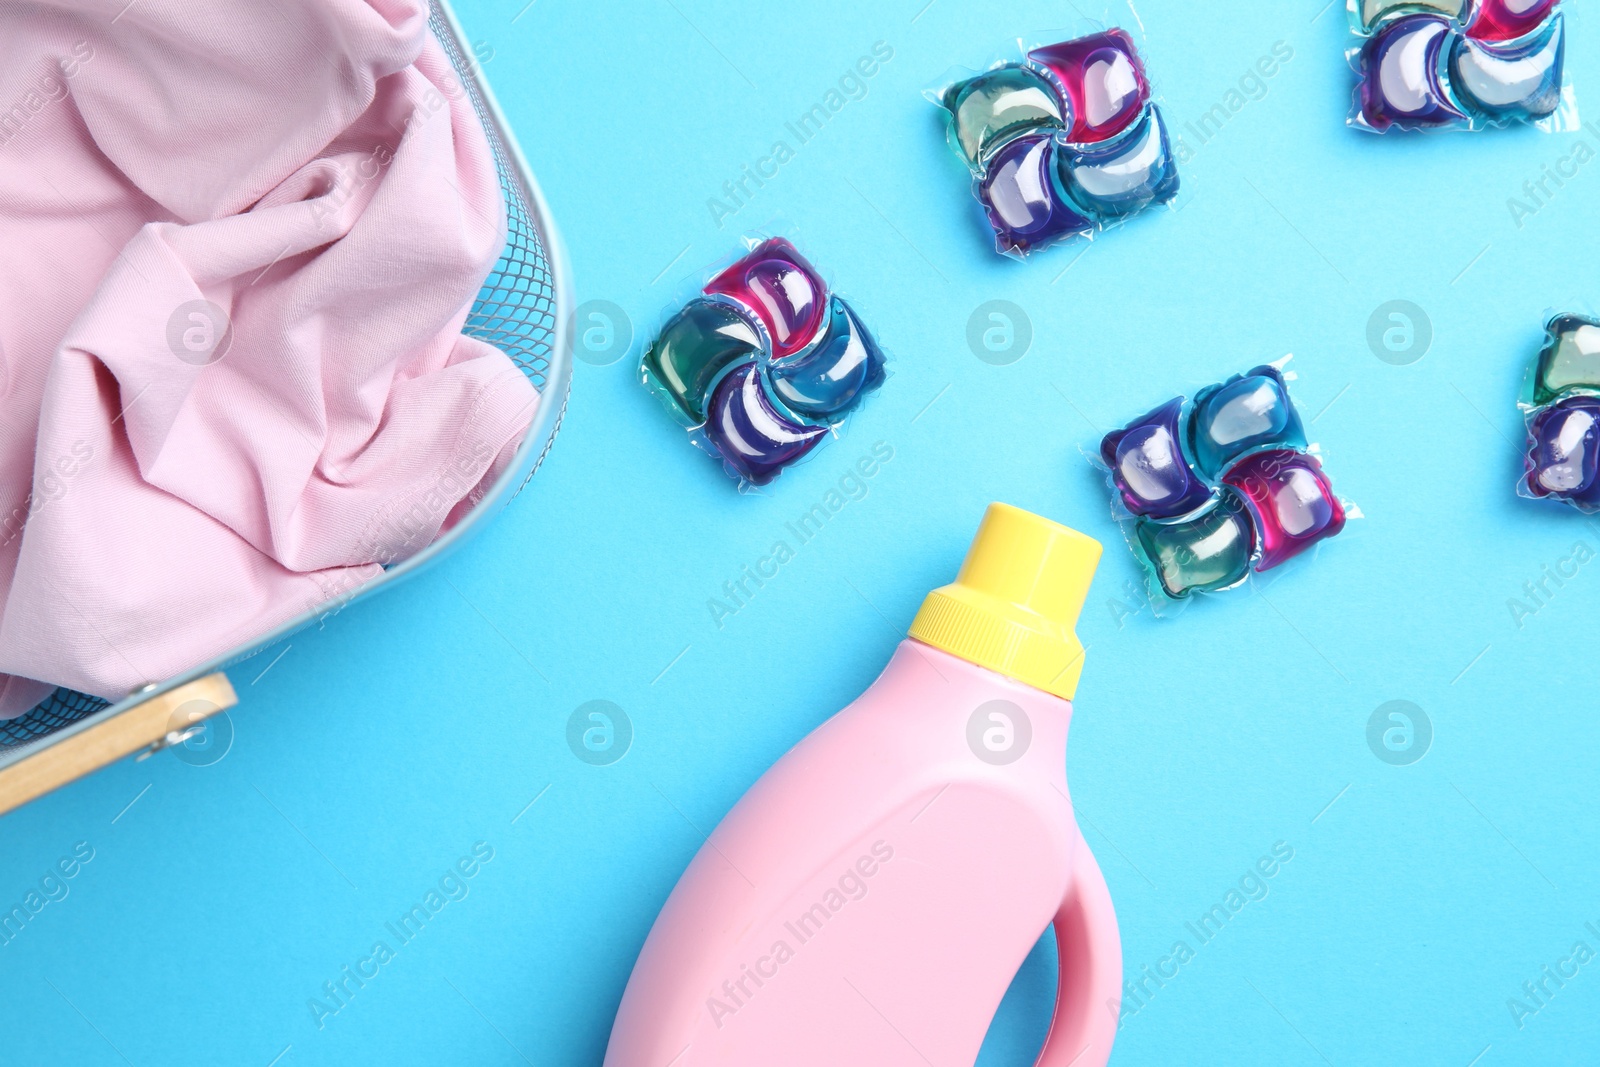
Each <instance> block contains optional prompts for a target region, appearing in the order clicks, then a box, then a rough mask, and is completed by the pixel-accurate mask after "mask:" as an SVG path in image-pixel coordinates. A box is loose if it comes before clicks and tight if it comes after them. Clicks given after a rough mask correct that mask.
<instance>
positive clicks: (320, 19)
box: [0, 0, 538, 716]
mask: <svg viewBox="0 0 1600 1067" xmlns="http://www.w3.org/2000/svg"><path fill="white" fill-rule="evenodd" d="M119 9H120V14H119ZM504 236H505V219H504V212H503V208H502V205H501V198H500V192H499V187H498V184H497V181H496V177H495V172H494V167H493V160H492V156H491V154H490V151H489V148H488V145H487V143H486V141H485V140H484V135H483V131H482V128H481V127H480V126H479V124H478V122H477V119H476V117H475V114H474V112H473V109H472V107H471V104H470V102H469V101H468V99H467V97H466V96H465V94H464V91H463V89H462V87H461V85H460V83H459V82H458V81H457V80H456V78H455V76H454V74H453V72H452V70H451V67H450V64H449V62H448V61H447V60H446V58H445V56H444V54H443V52H442V51H441V50H440V49H439V46H438V44H437V43H436V42H435V41H434V40H433V39H432V37H431V36H429V34H428V32H427V8H426V5H425V4H424V3H419V2H416V0H370V2H360V0H270V2H263V0H208V2H207V3H205V4H203V5H196V4H194V3H192V2H184V0H137V2H136V3H133V4H129V5H127V6H126V7H123V6H122V0H46V2H18V0H8V2H6V3H4V4H0V716H12V715H17V714H21V713H23V712H25V711H27V710H28V709H29V708H31V707H32V706H33V705H34V704H35V703H36V702H37V701H38V700H40V699H42V698H43V697H44V696H46V695H48V693H49V692H50V690H51V688H52V687H54V686H56V685H65V686H68V687H71V688H73V689H78V690H81V691H84V692H88V693H93V694H96V695H99V696H104V697H107V698H118V697H121V696H123V695H125V694H127V693H128V692H130V691H132V690H134V689H136V688H138V687H139V686H140V685H142V684H144V683H146V682H150V681H155V680H159V679H163V678H166V677H169V676H171V675H173V674H175V673H178V672H181V671H183V670H185V669H188V668H190V667H193V666H194V665H196V664H198V663H200V662H203V661H204V660H205V659H207V658H209V657H211V656H214V655H217V654H219V653H221V652H224V651H226V650H228V649H230V648H233V647H235V646H237V645H239V644H240V643H242V642H245V641H247V640H249V639H251V638H253V637H256V636H259V635H260V634H262V633H264V632H266V631H267V630H269V629H271V628H272V627H274V626H276V625H278V624H280V623H282V622H285V621H287V620H288V619H290V618H292V617H294V616H296V615H298V614H300V613H301V612H304V611H306V610H308V609H310V608H313V607H316V606H318V605H321V604H324V603H326V602H328V601H330V600H337V599H338V598H340V597H342V596H345V595H347V594H349V593H350V592H352V591H353V590H354V589H355V588H356V587H357V586H359V585H360V584H361V583H363V582H364V581H366V580H368V579H369V578H371V577H373V576H374V575H376V574H377V573H378V572H379V570H380V566H379V564H382V563H388V562H392V561H395V560H398V559H402V558H404V557H405V556H407V555H410V554H412V553H414V552H415V551H417V550H418V549H420V548H421V547H423V546H424V545H426V544H428V543H429V542H431V541H432V540H433V539H434V538H436V537H437V536H438V535H439V533H440V532H441V530H443V529H446V528H448V527H449V525H450V524H452V523H453V522H455V521H457V520H458V519H459V518H460V517H461V515H462V514H464V513H465V511H466V510H468V509H469V508H470V506H471V505H472V504H474V503H476V501H477V500H478V499H479V498H480V497H481V495H482V493H483V492H484V491H485V490H486V488H487V486H488V484H489V483H490V482H491V481H492V480H493V478H494V477H495V476H496V475H497V474H498V473H499V472H500V470H501V469H502V468H503V467H504V465H505V464H506V463H507V462H508V461H509V459H510V457H511V456H512V454H513V453H514V451H515V448H516V445H517V443H518V442H519V441H520V439H521V437H522V436H523V434H524V433H525V432H526V430H527V427H528V425H529V423H530V421H531V420H532V417H533V414H534V410H535V408H536V407H537V404H538V395H537V393H536V392H535V390H534V389H533V387H532V386H531V385H530V384H529V382H528V380H527V379H526V377H524V375H523V374H522V373H521V372H520V371H519V370H518V369H517V367H516V366H515V365H514V364H513V363H512V362H511V360H510V359H508V358H507V357H506V356H505V355H504V354H503V353H501V352H500V351H499V350H498V349H495V348H493V347H492V346H490V345H487V344H484V343H482V342H480V341H476V340H473V339H470V338H466V337H463V336H461V333H460V330H461V326H462V322H463V320H464V318H465V316H466V313H467V310H468V308H469V307H470V305H471V303H472V300H473V298H474V296H475V295H476V293H477V291H478V288H479V286H480V285H481V283H482V282H483V280H484V278H485V276H486V275H487V274H488V272H489V269H490V268H491V266H492V265H493V263H494V261H495V259H496V257H497V256H498V254H499V252H500V251H501V249H502V248H503V246H504Z"/></svg>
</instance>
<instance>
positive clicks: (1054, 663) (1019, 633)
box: [911, 504, 1100, 700]
mask: <svg viewBox="0 0 1600 1067" xmlns="http://www.w3.org/2000/svg"><path fill="white" fill-rule="evenodd" d="M1099 562H1100V542H1099V541H1096V540H1095V539H1094V538H1092V537H1086V536H1085V535H1083V534H1081V533H1079V532H1078V531H1076V530H1072V529H1068V528H1067V527H1065V526H1062V525H1061V524H1060V523H1056V522H1051V521H1050V520H1049V519H1045V518H1040V517H1039V516H1038V515H1035V514H1033V513H1032V512H1030V511H1023V510H1022V509H1021V508H1014V507H1012V506H1011V505H1010V504H990V505H989V510H988V511H986V512H984V515H983V522H982V523H981V524H980V525H979V526H978V533H977V536H975V537H974V538H973V539H972V547H971V548H969V549H967V558H966V559H965V560H964V561H963V562H962V564H961V573H959V574H957V575H956V580H955V582H954V583H952V584H950V585H947V586H944V587H943V588H940V589H935V590H934V591H933V592H931V593H929V594H928V598H927V599H926V600H924V601H923V602H922V610H920V611H918V612H917V617H916V620H915V621H914V622H912V624H911V636H912V637H914V638H916V639H917V640H918V641H921V642H923V643H924V644H928V645H932V646H933V647H934V648H938V649H942V650H944V651H945V652H948V653H950V654H951V655H952V656H959V657H961V658H962V659H964V660H966V661H967V662H969V663H976V664H977V665H978V666H980V667H987V668H988V669H989V670H992V671H996V672H998V673H1000V674H1003V675H1005V676H1006V677H1008V678H1015V679H1016V680H1017V681H1019V682H1023V683H1025V684H1027V685H1031V686H1033V687H1034V688H1035V689H1043V690H1044V691H1045V692H1047V693H1053V694H1054V695H1056V696H1058V697H1061V698H1063V699H1066V700H1071V699H1072V694H1073V693H1074V692H1075V691H1076V690H1077V688H1078V675H1079V674H1081V673H1082V672H1083V644H1082V643H1081V642H1080V641H1079V640H1078V635H1077V634H1076V633H1074V632H1073V629H1072V628H1073V626H1074V625H1075V624H1076V623H1077V621H1078V612H1079V611H1080V610H1081V609H1082V608H1083V601H1084V598H1085V597H1087V596H1088V595H1089V582H1090V581H1091V580H1092V579H1093V578H1094V569H1095V565H1096V564H1098V563H1099Z"/></svg>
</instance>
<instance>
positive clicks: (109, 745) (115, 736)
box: [0, 671, 239, 815]
mask: <svg viewBox="0 0 1600 1067" xmlns="http://www.w3.org/2000/svg"><path fill="white" fill-rule="evenodd" d="M238 703H239V698H238V696H236V695H235V694H234V691H233V686H232V685H231V684H230V683H229V682H228V676H227V675H225V674H223V673H222V672H221V671H218V672H217V673H215V674H208V675H206V676H205V677H204V678H196V679H195V680H194V681H192V682H188V683H186V684H184V685H180V686H178V687H177V688H175V689H169V690H167V691H166V692H164V693H157V694H155V695H154V696H152V697H151V698H150V699H149V700H146V701H144V702H143V703H141V704H135V705H134V706H133V707H131V708H127V709H126V710H124V711H122V712H120V713H118V714H116V715H113V716H112V717H111V718H109V719H106V720H105V721H104V722H99V723H96V724H94V725H93V726H90V727H89V728H87V729H85V730H82V731H80V732H78V733H75V734H73V735H72V736H71V737H65V738H62V739H61V740H60V741H57V742H56V743H54V744H52V745H47V746H46V747H44V748H41V749H40V750H39V751H37V752H35V753H34V754H33V755H31V756H26V757H24V758H23V759H20V760H18V761H17V762H16V763H13V764H12V765H11V766H9V767H6V768H4V769H0V815H4V814H5V813H6V812H8V811H12V810H14V809H16V808H20V807H21V806H22V805H24V804H26V803H27V802H28V801H30V800H35V799H37V798H39V797H41V796H43V795H44V794H46V793H48V792H50V791H51V790H52V789H57V788H60V787H61V786H63V785H66V784H67V783H68V782H70V781H73V780H74V779H77V778H82V777H83V776H84V775H87V774H93V773H94V772H95V771H98V770H99V769H100V768H102V767H105V766H108V765H110V764H112V763H115V762H116V761H117V760H119V759H121V758H122V757H124V756H128V755H131V754H132V753H134V752H138V751H139V750H140V749H146V750H149V751H156V750H159V749H161V748H165V747H166V746H167V745H169V744H175V743H178V742H179V741H181V740H182V739H183V738H184V737H185V736H186V734H187V731H188V730H189V729H190V727H192V726H193V724H194V723H197V722H200V721H201V720H202V719H207V718H210V717H211V716H212V715H215V714H216V713H217V712H219V711H225V710H227V709H228V708H231V707H233V706H234V705H236V704H238Z"/></svg>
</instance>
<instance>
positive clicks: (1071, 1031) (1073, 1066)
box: [1035, 830, 1122, 1067]
mask: <svg viewBox="0 0 1600 1067" xmlns="http://www.w3.org/2000/svg"><path fill="white" fill-rule="evenodd" d="M1074 856H1075V858H1074V860H1073V864H1072V879H1071V880H1070V881H1069V882H1068V883H1067V892H1066V896H1065V897H1063V898H1062V901H1061V907H1060V909H1059V910H1058V911H1057V912H1056V917H1055V922H1054V925H1055V928H1056V958H1057V965H1058V967H1059V968H1060V977H1059V979H1058V981H1057V984H1056V1010H1055V1015H1054V1017H1053V1018H1052V1019H1051V1020H1050V1032H1049V1033H1048V1034H1047V1035H1046V1036H1045V1039H1044V1048H1042V1049H1041V1050H1040V1051H1039V1059H1038V1061H1037V1062H1036V1064H1035V1067H1105V1063H1106V1061H1107V1060H1108V1059H1110V1058H1111V1043H1112V1042H1113V1041H1114V1040H1116V1036H1117V1018H1118V1009H1119V1007H1120V1002H1121V997H1122V938H1121V936H1120V935H1119V934H1118V933H1117V915H1116V912H1115V911H1113V910H1112V907H1111V891H1110V890H1108V889H1107V888H1106V880H1105V876H1104V875H1102V874H1101V873H1100V865H1099V864H1097V863H1096V862H1095V859H1094V853H1092V852H1090V851H1089V843H1088V842H1087V841H1085V840H1084V839H1083V831H1082V830H1079V831H1078V842H1077V849H1076V850H1075V852H1074Z"/></svg>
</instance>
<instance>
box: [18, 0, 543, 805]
mask: <svg viewBox="0 0 1600 1067" xmlns="http://www.w3.org/2000/svg"><path fill="white" fill-rule="evenodd" d="M429 6H430V9H431V10H430V16H429V19H428V24H429V27H430V28H431V29H432V31H433V34H434V36H435V37H436V38H437V39H438V41H439V43H440V45H441V46H442V47H443V48H444V51H445V53H446V55H448V56H449V57H450V62H451V64H452V65H453V66H454V67H455V71H456V74H457V76H458V78H459V79H460V84H461V89H462V91H463V92H465V93H466V95H467V97H468V98H469V99H470V100H471V101H472V106H473V109H474V110H475V111H476V112H477V114H478V118H479V119H480V120H481V121H482V123H483V128H484V132H485V133H486V134H487V135H488V140H489V146H490V148H491V150H492V151H493V153H494V162H495V169H496V171H497V172H498V174H499V178H500V192H501V194H502V196H503V198H504V200H505V209H506V223H507V228H506V247H505V251H504V252H502V253H501V255H500V258H499V260H498V261H497V262H496V263H495V265H494V270H493V271H491V272H490V274H489V277H488V278H487V279H486V280H485V281H484V284H483V288H482V290H481V291H480V292H479V294H478V299H477V301H476V302H475V303H474V304H473V306H472V310H471V312H470V313H469V314H468V316H467V320H466V324H465V326H464V327H463V329H464V332H466V333H468V334H470V335H471V336H473V337H477V338H480V339H482V340H484V341H487V342H489V343H490V344H492V345H495V346H496V347H498V348H499V349H500V350H501V351H503V352H505V353H506V354H507V355H508V356H510V357H511V358H512V359H513V360H515V361H516V364H517V366H519V367H521V368H522V370H523V373H525V374H526V375H527V376H528V379H529V380H530V381H531V382H533V385H534V387H535V388H536V389H538V390H539V394H540V400H539V407H538V410H537V412H536V414H535V415H534V419H533V424H532V425H531V426H530V427H529V429H528V434H527V436H526V437H525V438H524V439H523V441H522V444H521V446H520V447H519V448H518V449H517V453H516V456H515V458H514V460H513V461H512V463H511V464H510V465H509V466H508V467H507V468H506V470H505V471H504V472H503V473H502V474H501V475H500V477H499V478H498V479H497V480H496V482H495V483H494V485H493V486H491V487H490V489H489V491H488V493H486V494H485V495H484V498H483V499H482V500H481V501H480V502H479V503H478V505H477V506H476V507H475V508H473V509H472V511H471V512H470V513H469V514H468V515H467V516H466V517H465V518H464V519H463V520H462V521H461V522H459V523H457V524H456V526H454V527H453V528H452V529H451V530H449V531H448V532H447V533H445V534H444V535H443V536H442V537H440V538H439V539H438V540H437V541H435V542H434V543H433V544H431V545H429V546H428V547H427V548H425V549H423V550H422V551H421V552H418V553H417V554H416V555H414V556H412V557H411V558H409V559H407V560H405V561H404V562H402V563H398V564H395V565H394V566H391V567H388V568H386V569H385V570H384V572H383V573H382V574H380V575H379V576H378V577H376V578H374V579H373V580H371V581H369V582H367V583H366V584H364V585H362V586H361V587H360V588H358V589H354V590H351V591H350V592H349V593H347V594H345V595H344V596H342V597H339V598H337V599H335V600H332V601H330V602H328V603H325V604H323V605H320V606H319V607H317V608H315V609H313V610H311V611H308V612H306V613H305V614H303V615H301V616H299V617H298V618H295V619H292V620H291V621H289V622H288V623H285V624H284V625H282V626H280V627H278V628H277V629H276V630H273V631H272V632H270V633H268V634H265V635H264V636H262V637H261V638H259V639H258V640H256V641H254V642H252V643H250V644H248V645H245V646H242V647H240V648H237V649H234V650H233V651H231V652H228V653H226V654H224V655H222V656H219V657H217V658H216V659H214V660H212V661H211V662H209V663H205V664H202V665H201V666H198V667H196V668H194V669H193V670H191V671H188V672H187V673H184V674H181V675H179V676H177V677H175V678H170V679H168V680H166V681H164V682H157V683H153V684H151V685H147V686H145V687H144V688H143V689H141V690H139V691H138V692H136V693H131V694H129V695H128V696H127V697H125V698H123V699H122V700H119V701H116V702H115V703H111V702H107V701H105V700H101V699H99V698H97V697H92V696H87V695H85V694H83V693H75V692H72V691H70V690H66V689H58V690H56V691H55V693H54V694H52V695H51V696H50V697H49V698H48V699H46V700H45V701H44V703H42V704H40V705H39V706H38V707H36V708H34V709H33V710H32V711H30V712H28V713H27V714H26V715H23V716H21V717H19V718H16V719H10V720H0V814H3V813H5V812H7V811H10V810H11V809H13V808H15V807H17V806H19V805H21V804H25V803H27V802H28V801H30V800H33V799H34V798H36V797H38V796H40V795H42V794H44V793H46V792H48V791H50V790H52V789H54V788H56V787H57V786H60V785H62V784H64V783H66V782H69V781H71V780H73V779H74V778H79V777H82V776H83V775H85V774H89V773H90V772H92V771H96V770H99V769H100V768H101V767H104V766H105V765H106V764H108V763H111V762H113V761H115V760H118V759H121V758H123V757H124V756H128V755H131V754H133V753H139V754H140V756H141V758H143V756H146V755H149V754H151V753H154V752H157V751H159V750H161V749H162V748H165V747H167V746H169V745H173V744H180V743H182V742H184V741H186V740H188V739H189V738H190V737H191V736H192V735H193V734H194V733H195V732H196V731H199V730H202V729H204V719H205V718H207V717H209V716H210V715H214V714H216V713H217V712H220V711H223V710H224V709H226V708H230V707H232V706H233V705H234V704H235V703H237V698H236V696H235V694H234V691H233V687H232V686H231V685H230V684H229V682H228V677H227V674H226V669H227V668H228V667H230V666H232V665H234V664H236V663H239V662H241V661H243V660H246V659H249V658H251V657H252V656H256V655H258V654H260V653H261V652H264V651H266V650H267V649H269V648H271V647H272V646H274V645H277V644H279V643H281V642H283V641H284V640H285V639H287V638H288V637H289V636H290V635H291V634H293V633H294V632H296V631H297V630H300V629H303V628H304V627H306V626H310V625H313V624H315V623H317V622H318V621H320V620H323V619H325V618H327V617H328V616H329V615H331V614H333V613H334V612H337V611H339V610H342V609H343V608H344V607H346V606H347V605H349V604H350V603H352V602H353V601H355V600H357V599H360V598H362V597H366V596H369V595H371V594H372V593H374V592H376V591H377V590H378V589H380V588H382V587H384V586H388V585H390V584H392V583H393V582H395V581H398V580H399V579H400V578H403V577H405V576H407V575H411V574H415V573H416V572H417V571H418V570H420V569H422V568H423V567H425V566H427V565H428V564H429V563H432V562H433V561H434V560H436V559H438V558H439V557H440V556H442V555H443V554H444V553H446V552H448V551H450V550H451V549H452V548H454V547H455V546H456V545H458V544H459V543H460V542H461V540H462V539H463V538H464V537H466V536H467V535H468V534H469V533H470V532H471V531H473V530H476V529H478V528H479V527H480V526H481V525H482V524H483V523H484V521H485V520H487V519H488V518H489V517H490V516H491V515H493V514H494V513H496V512H497V511H499V510H500V508H501V507H503V506H505V504H506V503H508V502H509V501H510V500H511V498H512V497H514V496H516V495H517V493H518V492H520V491H521V489H522V487H523V486H524V485H526V484H527V482H528V480H529V479H530V478H532V477H533V474H534V472H535V471H536V470H538V469H539V465H540V463H542V462H543V460H544V457H545V455H546V454H547V453H548V452H549V451H550V445H551V444H552V442H554V440H555V435H556V431H557V430H559V429H560V427H561V417H562V415H563V414H565V412H566V406H567V394H568V391H569V388H570V386H571V382H572V331H571V318H572V287H571V283H570V281H569V279H568V275H567V267H566V261H565V258H564V257H563V254H562V251H561V244H560V239H559V238H558V237H557V235H556V232H555V227H554V225H553V224H552V223H551V221H550V212H549V209H548V208H547V207H546V206H545V202H544V197H543V196H542V195H541V194H540V192H539V186H538V184H537V183H536V182H535V181H534V178H533V174H532V172H531V171H529V169H528V164H527V161H526V160H525V159H524V158H523V156H522V151H521V149H520V148H519V147H518V145H517V139H516V137H515V136H514V135H513V134H512V132H511V128H510V127H509V126H508V125H507V124H506V121H505V117H504V116H503V115H502V114H501V112H500V107H499V105H498V104H497V103H496V102H495V99H494V94H493V93H492V92H491V91H490V90H489V86H488V83H487V82H486V81H485V80H484V79H483V76H482V72H481V70H480V69H479V66H478V63H477V60H476V58H475V55H474V52H473V50H472V48H471V47H470V46H469V45H468V43H467V40H466V37H465V35H464V34H463V33H462V30H461V25H460V23H459V22H457V21H456V17H455V13H454V12H453V11H452V10H451V9H450V5H449V3H448V0H430V5H429Z"/></svg>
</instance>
